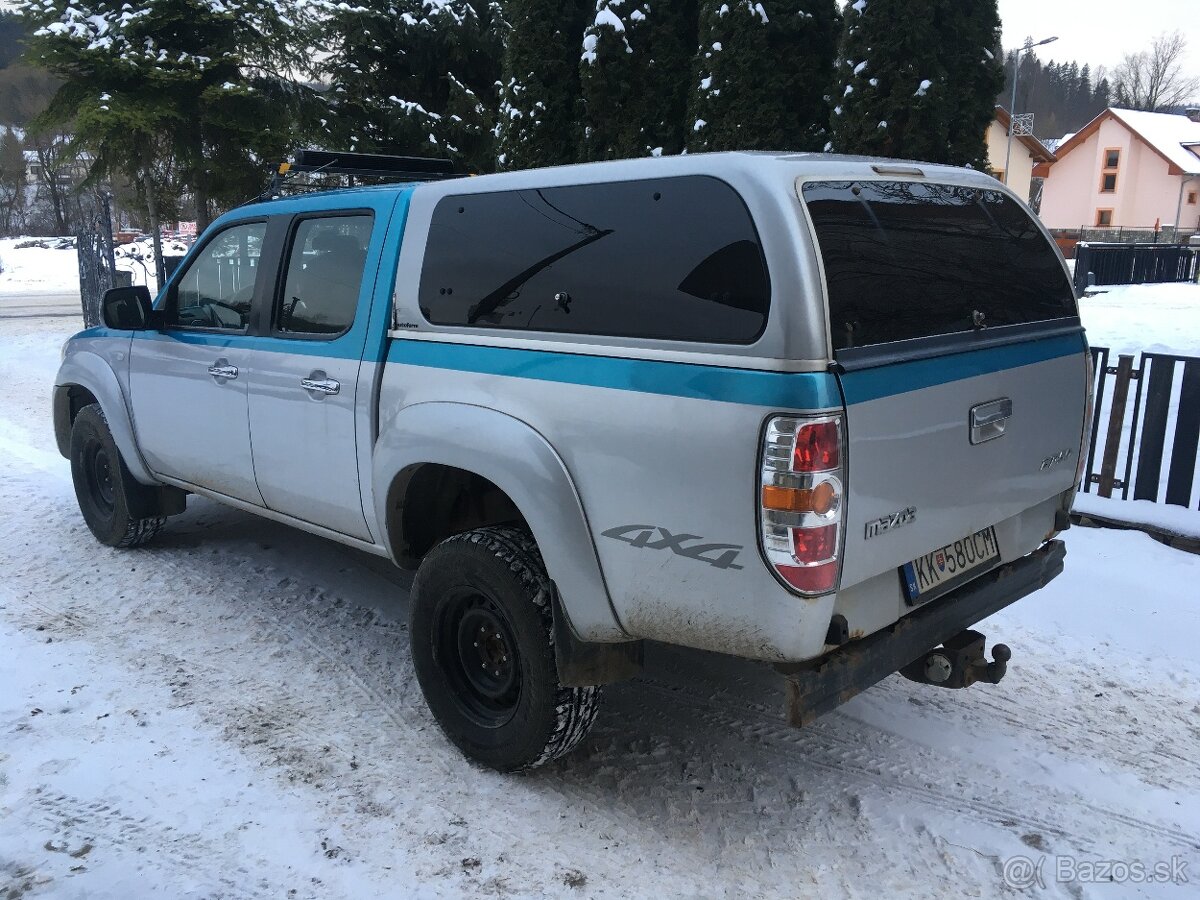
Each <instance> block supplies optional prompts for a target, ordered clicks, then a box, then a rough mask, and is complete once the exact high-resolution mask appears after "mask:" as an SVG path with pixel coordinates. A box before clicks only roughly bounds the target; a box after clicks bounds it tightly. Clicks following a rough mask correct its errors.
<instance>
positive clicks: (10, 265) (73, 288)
mask: <svg viewBox="0 0 1200 900" xmlns="http://www.w3.org/2000/svg"><path fill="white" fill-rule="evenodd" d="M34 240H36V241H39V242H43V243H46V244H48V245H49V244H52V243H53V242H55V241H59V240H61V239H59V238H4V239H2V240H0V268H2V269H3V271H0V294H2V293H7V292H11V293H15V294H20V293H30V292H44V293H48V294H57V293H62V294H69V293H77V292H78V291H79V259H78V256H77V255H76V253H75V248H74V247H73V246H68V247H66V248H65V249H57V248H52V247H49V246H47V247H45V248H43V247H22V248H21V249H17V245H18V244H26V243H29V242H30V241H34ZM64 243H65V242H64Z"/></svg>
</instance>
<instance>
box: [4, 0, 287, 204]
mask: <svg viewBox="0 0 1200 900" xmlns="http://www.w3.org/2000/svg"><path fill="white" fill-rule="evenodd" d="M20 9H21V11H22V14H23V15H24V16H25V17H27V18H28V19H29V20H30V21H31V22H32V23H33V24H34V25H36V26H38V30H37V31H36V32H35V33H34V36H33V38H32V39H31V42H30V43H31V46H30V51H31V52H30V54H29V56H30V58H31V59H35V60H37V61H38V62H39V63H40V64H41V65H43V66H45V67H46V68H47V69H49V70H50V71H51V72H52V73H54V74H56V75H58V76H59V77H60V78H62V79H63V81H62V84H61V86H60V87H59V88H58V91H57V92H56V94H55V95H54V98H53V100H52V101H51V103H50V105H49V108H48V109H47V110H46V111H45V113H44V114H43V115H42V116H41V123H42V124H43V125H59V124H67V123H71V127H72V130H73V132H74V136H75V140H76V143H77V144H78V145H79V146H81V147H83V148H85V149H87V150H89V151H90V152H91V153H92V154H93V156H94V157H95V166H94V168H93V173H92V175H93V178H100V177H108V176H125V177H127V178H128V179H129V180H130V181H132V182H134V183H135V184H137V185H138V186H139V189H140V191H141V193H142V196H143V197H144V199H145V202H146V203H147V204H148V206H147V211H148V213H149V214H150V215H151V218H153V219H156V218H157V217H158V212H159V210H157V208H156V207H157V206H158V200H159V197H160V196H162V195H163V193H164V192H166V193H167V194H168V195H170V194H174V195H176V196H177V194H178V190H179V189H181V188H186V189H188V190H189V191H191V193H192V194H193V196H194V197H195V216H196V218H197V220H198V221H199V223H200V226H201V227H203V226H204V225H205V224H207V222H208V220H209V218H210V215H211V212H212V209H211V207H212V202H211V201H215V202H216V203H218V204H220V205H228V204H232V203H234V202H238V201H241V200H244V199H246V198H247V197H248V196H253V194H254V193H255V192H257V190H258V189H260V188H261V185H262V182H263V175H264V172H263V160H265V159H278V158H280V157H281V156H282V155H283V154H284V153H285V152H286V151H287V150H288V149H289V148H290V147H291V146H292V145H293V143H294V141H295V132H294V129H293V128H292V122H293V113H294V109H295V107H296V105H297V103H298V101H299V99H300V98H301V97H302V96H303V94H304V91H303V89H302V88H300V87H299V86H298V85H296V84H295V83H293V82H292V81H291V80H290V78H288V77H287V76H285V75H281V74H279V73H282V72H288V71H296V70H301V69H302V67H303V64H304V62H305V60H304V59H303V58H302V56H303V51H302V47H303V45H304V39H303V36H302V32H301V29H302V27H303V26H304V24H305V22H306V19H305V15H306V13H305V9H306V7H303V6H301V5H300V4H299V2H296V3H294V4H293V3H292V2H291V0H241V2H239V3H238V4H235V5H232V6H230V5H226V4H225V3H223V2H220V0H143V3H142V4H141V5H140V6H139V7H138V8H137V9H136V10H134V9H132V7H130V5H129V4H127V3H125V2H123V0H22V2H21V6H20ZM168 173H169V177H168Z"/></svg>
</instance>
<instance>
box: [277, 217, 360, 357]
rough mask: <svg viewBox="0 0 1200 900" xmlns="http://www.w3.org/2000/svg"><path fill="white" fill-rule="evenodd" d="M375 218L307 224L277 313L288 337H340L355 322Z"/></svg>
mask: <svg viewBox="0 0 1200 900" xmlns="http://www.w3.org/2000/svg"><path fill="white" fill-rule="evenodd" d="M371 222H372V218H371V216H370V215H369V214H364V215H349V216H330V217H328V218H312V219H302V220H301V221H300V222H299V224H298V225H297V226H296V230H295V235H294V236H293V238H292V246H291V251H290V253H289V256H288V266H287V275H286V276H285V277H284V281H283V294H282V295H281V297H280V301H279V307H278V310H277V314H276V329H277V330H278V331H279V332H282V333H284V334H295V335H321V336H330V337H331V336H336V335H339V334H343V333H344V332H346V331H347V330H348V329H349V328H350V326H351V325H352V324H353V323H354V314H355V312H356V311H357V309H358V294H359V291H360V290H361V288H362V280H363V265H364V263H365V261H366V258H367V244H368V242H369V241H370V239H371Z"/></svg>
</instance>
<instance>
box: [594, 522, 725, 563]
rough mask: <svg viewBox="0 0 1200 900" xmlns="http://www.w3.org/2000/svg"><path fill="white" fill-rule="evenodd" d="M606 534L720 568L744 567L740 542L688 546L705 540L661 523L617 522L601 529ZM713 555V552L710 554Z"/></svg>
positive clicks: (625, 541) (635, 545)
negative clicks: (622, 523) (674, 532)
mask: <svg viewBox="0 0 1200 900" xmlns="http://www.w3.org/2000/svg"><path fill="white" fill-rule="evenodd" d="M602 534H603V535H604V537H608V538H612V539H613V540H616V541H623V542H624V543H626V544H629V545H630V546H631V547H645V548H646V549H647V550H668V549H669V550H670V551H671V552H672V553H674V554H676V555H677V556H685V557H687V558H688V559H698V560H700V561H701V562H706V563H708V564H709V565H710V566H716V567H717V568H718V569H741V568H743V566H739V565H738V564H737V558H738V554H739V553H741V552H742V549H743V548H742V547H740V546H738V545H737V544H707V543H700V544H692V545H691V546H688V547H685V546H684V544H685V543H687V542H688V541H703V540H704V538H702V537H700V535H698V534H672V533H671V532H669V531H668V530H667V529H665V528H663V527H662V526H661V525H618V526H617V527H616V528H610V529H608V531H605V532H602ZM708 554H714V555H708Z"/></svg>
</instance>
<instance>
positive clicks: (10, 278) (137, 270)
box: [0, 238, 188, 295]
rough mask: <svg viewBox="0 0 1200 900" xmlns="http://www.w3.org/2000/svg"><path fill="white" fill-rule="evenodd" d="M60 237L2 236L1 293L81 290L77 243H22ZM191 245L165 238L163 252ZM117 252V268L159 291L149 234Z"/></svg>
mask: <svg viewBox="0 0 1200 900" xmlns="http://www.w3.org/2000/svg"><path fill="white" fill-rule="evenodd" d="M61 240H62V239H60V238H3V239H0V295H2V294H4V293H21V294H25V293H45V294H63V293H68V294H78V293H79V257H78V255H77V253H76V251H75V249H74V247H67V246H63V247H55V246H47V247H20V248H19V249H18V245H19V244H27V243H29V242H30V241H44V242H45V243H47V244H49V245H53V244H54V243H55V242H59V241H61ZM187 250H188V245H187V244H186V243H184V242H183V241H179V240H164V241H163V253H164V254H166V255H175V256H182V255H183V254H185V253H187ZM114 256H115V258H116V264H117V268H118V269H120V270H122V271H126V272H130V273H132V276H133V283H134V284H144V285H147V286H148V287H149V288H150V290H151V292H156V291H157V289H158V288H157V280H156V279H155V277H154V250H153V247H152V243H151V241H150V239H149V238H147V239H145V240H140V241H134V242H133V243H130V244H122V245H121V246H119V247H117V248H116V250H115V252H114Z"/></svg>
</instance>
